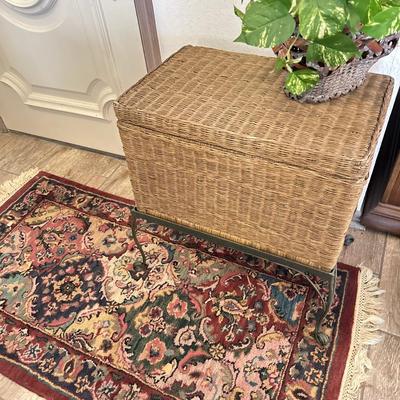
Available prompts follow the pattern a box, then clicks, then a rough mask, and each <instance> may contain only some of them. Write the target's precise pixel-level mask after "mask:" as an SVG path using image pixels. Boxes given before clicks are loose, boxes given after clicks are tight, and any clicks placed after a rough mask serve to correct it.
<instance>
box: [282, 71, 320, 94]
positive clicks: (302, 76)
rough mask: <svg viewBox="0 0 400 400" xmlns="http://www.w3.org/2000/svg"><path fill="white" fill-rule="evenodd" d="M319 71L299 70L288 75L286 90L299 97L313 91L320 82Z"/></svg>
mask: <svg viewBox="0 0 400 400" xmlns="http://www.w3.org/2000/svg"><path fill="white" fill-rule="evenodd" d="M319 79H320V76H319V74H318V72H317V71H314V70H312V69H309V68H305V69H299V70H298V71H293V72H291V73H289V74H288V76H287V77H286V81H285V88H286V89H287V90H288V91H289V92H290V93H292V94H293V95H295V96H299V95H301V94H303V93H304V92H306V91H307V90H310V89H312V88H313V87H314V86H315V85H316V84H317V83H318V81H319Z"/></svg>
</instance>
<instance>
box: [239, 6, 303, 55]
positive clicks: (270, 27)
mask: <svg viewBox="0 0 400 400" xmlns="http://www.w3.org/2000/svg"><path fill="white" fill-rule="evenodd" d="M288 4H289V3H285V2H282V1H281V0H259V1H254V2H251V3H249V4H248V6H247V9H246V13H245V14H244V17H243V26H242V33H241V34H240V36H239V37H238V38H237V39H236V41H242V42H245V43H247V44H249V45H252V46H256V47H272V46H276V45H277V44H280V43H282V42H284V41H285V40H287V39H289V37H290V36H291V35H292V34H293V31H294V28H295V25H296V23H295V20H294V18H293V17H292V16H291V15H290V14H289V6H288Z"/></svg>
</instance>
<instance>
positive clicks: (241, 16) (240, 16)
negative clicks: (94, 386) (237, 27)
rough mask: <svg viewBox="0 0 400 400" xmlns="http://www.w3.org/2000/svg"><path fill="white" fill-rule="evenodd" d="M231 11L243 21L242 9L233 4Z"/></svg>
mask: <svg viewBox="0 0 400 400" xmlns="http://www.w3.org/2000/svg"><path fill="white" fill-rule="evenodd" d="M233 11H234V13H235V15H236V16H237V17H239V18H240V19H241V20H242V21H243V18H244V13H243V11H241V10H239V9H238V8H237V7H236V6H233Z"/></svg>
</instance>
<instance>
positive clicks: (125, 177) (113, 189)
mask: <svg viewBox="0 0 400 400" xmlns="http://www.w3.org/2000/svg"><path fill="white" fill-rule="evenodd" d="M100 189H101V190H103V191H105V192H109V193H112V194H115V195H117V196H122V197H126V198H127V199H133V198H134V196H133V192H132V186H131V182H130V180H129V171H128V166H127V164H126V161H124V160H121V163H120V165H119V167H118V168H117V169H116V170H115V172H114V173H113V174H112V175H111V176H110V177H109V179H107V180H106V181H105V182H104V184H103V185H102V186H101V187H100Z"/></svg>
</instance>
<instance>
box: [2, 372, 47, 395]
mask: <svg viewBox="0 0 400 400" xmlns="http://www.w3.org/2000/svg"><path fill="white" fill-rule="evenodd" d="M0 400H43V397H40V396H38V395H37V394H36V393H33V392H31V391H30V390H28V389H25V388H24V387H23V386H20V385H17V384H16V383H14V382H13V381H12V380H11V379H8V378H6V377H5V376H1V375H0Z"/></svg>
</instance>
